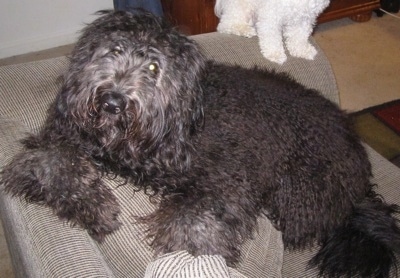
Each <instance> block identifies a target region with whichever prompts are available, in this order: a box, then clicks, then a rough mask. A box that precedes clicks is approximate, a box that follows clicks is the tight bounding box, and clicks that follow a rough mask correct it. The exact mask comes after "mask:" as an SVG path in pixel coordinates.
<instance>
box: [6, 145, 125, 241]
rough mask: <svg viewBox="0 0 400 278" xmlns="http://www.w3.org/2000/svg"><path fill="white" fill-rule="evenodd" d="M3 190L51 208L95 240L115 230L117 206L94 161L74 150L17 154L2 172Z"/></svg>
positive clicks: (32, 151) (46, 150)
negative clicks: (83, 229) (85, 230)
mask: <svg viewBox="0 0 400 278" xmlns="http://www.w3.org/2000/svg"><path fill="white" fill-rule="evenodd" d="M1 183H2V184H3V185H4V187H5V191H6V192H8V193H10V194H12V195H14V196H21V197H24V198H25V199H26V200H27V201H28V202H34V203H38V204H41V205H46V206H49V207H50V208H52V210H53V211H54V213H55V214H56V215H57V216H58V217H59V218H61V219H63V220H67V221H69V222H70V223H71V224H72V225H76V224H78V225H80V226H81V227H83V228H85V229H87V231H88V233H89V234H90V235H91V236H92V237H93V238H94V239H96V240H98V241H102V240H103V239H104V237H105V235H107V234H109V233H111V232H113V231H114V230H116V229H118V227H119V226H120V223H119V222H118V220H117V215H118V213H119V211H120V209H119V205H118V203H117V200H116V198H115V196H114V195H113V194H112V192H111V190H110V189H109V188H107V187H106V186H105V185H104V184H103V183H102V181H101V173H100V172H99V171H98V170H97V169H96V167H95V165H93V162H92V161H91V160H90V159H89V158H88V157H87V156H86V155H85V154H83V153H80V152H79V151H77V150H76V149H73V148H66V147H61V146H59V147H49V148H48V149H33V150H27V151H24V152H22V153H20V154H18V155H17V156H16V157H15V158H14V160H13V161H12V162H11V163H10V164H9V165H8V166H6V167H5V168H4V169H3V171H2V178H1Z"/></svg>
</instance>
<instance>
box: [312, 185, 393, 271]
mask: <svg viewBox="0 0 400 278" xmlns="http://www.w3.org/2000/svg"><path fill="white" fill-rule="evenodd" d="M370 195H371V196H368V197H367V198H366V199H365V201H363V202H362V203H360V204H357V205H356V206H355V207H354V211H353V214H352V215H351V216H350V219H349V220H348V221H346V224H345V225H343V226H342V227H340V228H339V229H337V230H336V231H335V232H334V234H333V235H331V236H330V237H329V238H328V239H327V240H326V241H325V242H324V243H323V244H322V247H321V248H320V250H319V252H318V253H317V255H316V256H315V257H314V258H313V259H312V260H311V261H310V266H311V267H316V266H317V267H318V268H319V270H320V273H319V274H320V275H321V276H328V277H354V276H357V277H380V278H384V277H393V276H392V275H394V276H395V277H397V275H396V273H397V264H396V263H397V258H396V257H397V256H398V254H399V253H400V227H399V225H398V222H399V220H398V219H396V218H395V216H394V215H395V214H398V213H399V212H400V207H399V206H397V205H389V204H387V203H385V202H384V201H382V199H381V198H379V197H378V196H377V195H376V194H375V193H374V192H372V191H371V194H370Z"/></svg>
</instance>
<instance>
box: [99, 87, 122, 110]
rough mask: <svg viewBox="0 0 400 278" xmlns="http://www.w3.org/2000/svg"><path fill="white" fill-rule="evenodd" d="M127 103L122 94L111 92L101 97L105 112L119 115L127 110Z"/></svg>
mask: <svg viewBox="0 0 400 278" xmlns="http://www.w3.org/2000/svg"><path fill="white" fill-rule="evenodd" d="M125 106H126V101H125V99H124V97H123V96H122V95H121V94H118V93H115V92H110V93H106V94H104V95H103V96H102V97H101V107H102V108H103V110H104V111H106V112H108V113H112V114H119V113H121V112H122V111H124V110H125Z"/></svg>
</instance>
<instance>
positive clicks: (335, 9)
mask: <svg viewBox="0 0 400 278" xmlns="http://www.w3.org/2000/svg"><path fill="white" fill-rule="evenodd" d="M265 1H267V0H265ZM299 1H301V0H299ZM161 2H162V5H163V9H164V13H165V16H166V17H167V18H168V19H169V20H170V21H171V22H172V23H173V24H174V25H176V26H178V27H179V29H180V30H181V31H182V32H184V33H185V34H188V35H195V34H201V33H209V32H214V31H215V30H216V27H217V24H218V18H217V17H216V16H215V14H214V4H215V0H161ZM379 7H380V1H379V0H331V3H330V5H329V7H328V8H327V9H326V10H325V11H324V13H323V14H321V15H320V17H319V18H318V22H319V23H322V22H327V21H330V20H334V19H338V18H343V17H350V18H351V19H352V20H354V21H358V22H363V21H368V20H369V19H370V18H371V15H372V12H373V11H374V10H375V9H378V8H379Z"/></svg>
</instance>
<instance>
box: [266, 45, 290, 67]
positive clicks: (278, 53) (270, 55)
mask: <svg viewBox="0 0 400 278" xmlns="http://www.w3.org/2000/svg"><path fill="white" fill-rule="evenodd" d="M261 53H262V55H263V56H264V57H265V58H266V59H267V60H270V61H271V62H274V63H277V64H280V65H281V64H283V63H284V62H286V60H287V56H286V54H285V50H284V49H274V48H271V49H270V48H261Z"/></svg>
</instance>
